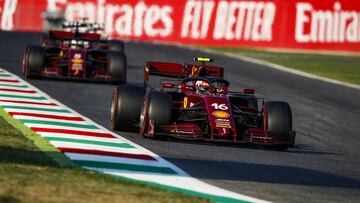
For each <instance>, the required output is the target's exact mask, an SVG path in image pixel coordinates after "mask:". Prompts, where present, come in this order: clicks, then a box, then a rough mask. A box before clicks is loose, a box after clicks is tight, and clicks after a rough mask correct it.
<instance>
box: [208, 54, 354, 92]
mask: <svg viewBox="0 0 360 203" xmlns="http://www.w3.org/2000/svg"><path fill="white" fill-rule="evenodd" d="M211 49H214V50H217V51H222V52H229V53H235V54H238V55H242V56H246V57H250V58H255V59H260V60H263V61H267V62H271V63H274V64H278V65H283V66H286V67H289V68H293V69H297V70H301V71H304V72H308V73H311V74H315V75H319V76H323V77H327V78H331V79H335V80H339V81H344V82H348V83H353V84H357V85H360V56H343V55H326V54H317V53H288V52H286V53H285V52H272V51H260V50H255V49H244V48H211Z"/></svg>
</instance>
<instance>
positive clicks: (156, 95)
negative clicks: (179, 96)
mask: <svg viewBox="0 0 360 203" xmlns="http://www.w3.org/2000/svg"><path fill="white" fill-rule="evenodd" d="M148 105H149V108H148V115H149V119H150V120H154V123H155V125H166V124H169V123H170V122H171V120H172V106H173V101H172V97H171V95H169V94H167V93H162V92H155V91H154V92H151V94H150V96H149V103H148Z"/></svg>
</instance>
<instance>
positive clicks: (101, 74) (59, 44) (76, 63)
mask: <svg viewBox="0 0 360 203" xmlns="http://www.w3.org/2000/svg"><path fill="white" fill-rule="evenodd" d="M100 38H101V35H100V34H96V33H75V32H70V31H49V36H48V38H46V39H43V43H42V49H43V54H42V56H38V57H40V58H42V59H39V60H42V61H43V65H42V68H41V69H40V70H38V71H37V72H36V73H35V74H36V75H38V76H41V77H45V78H59V79H73V80H93V81H110V82H111V81H112V75H111V73H110V70H109V69H110V68H109V66H110V59H109V58H108V53H109V52H111V51H110V50H109V49H110V48H109V45H108V43H107V41H106V40H100ZM74 41H75V43H76V44H73V43H74ZM95 43H96V46H95ZM29 57H30V52H29V51H26V52H25V55H24V60H23V72H24V73H25V74H26V73H27V72H28V70H27V69H28V66H29ZM114 82H118V81H114ZM120 82H126V81H120Z"/></svg>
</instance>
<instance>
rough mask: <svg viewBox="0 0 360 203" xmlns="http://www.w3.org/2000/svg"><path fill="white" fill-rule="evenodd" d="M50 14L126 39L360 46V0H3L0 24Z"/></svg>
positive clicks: (39, 22) (24, 23)
mask: <svg viewBox="0 0 360 203" xmlns="http://www.w3.org/2000/svg"><path fill="white" fill-rule="evenodd" d="M45 12H62V13H64V15H65V18H66V19H67V20H69V21H74V20H76V19H79V18H83V17H87V18H88V19H89V21H93V22H98V23H103V24H104V25H105V32H106V33H108V34H109V35H110V36H112V37H114V38H120V39H131V40H141V41H158V42H165V43H179V44H193V45H205V46H233V47H240V46H241V47H259V48H285V49H307V50H328V51H351V52H359V51H360V1H358V0H335V1H334V0H322V1H319V0H286V1H284V0H265V1H258V0H254V1H247V0H176V1H168V0H166V1H165V0H151V1H150V0H144V1H139V0H121V1H120V0H0V29H1V30H9V31H41V30H42V29H43V16H44V13H45Z"/></svg>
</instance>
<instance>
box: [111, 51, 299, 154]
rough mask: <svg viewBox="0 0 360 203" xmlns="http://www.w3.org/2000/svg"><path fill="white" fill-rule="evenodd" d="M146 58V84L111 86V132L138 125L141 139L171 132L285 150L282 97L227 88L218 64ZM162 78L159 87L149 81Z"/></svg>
mask: <svg viewBox="0 0 360 203" xmlns="http://www.w3.org/2000/svg"><path fill="white" fill-rule="evenodd" d="M196 60H197V61H201V62H202V64H201V65H182V64H173V63H163V62H147V63H146V65H145V71H144V84H145V87H141V86H132V85H121V86H119V87H117V88H115V89H114V93H113V100H112V107H111V121H112V128H113V129H114V130H123V131H126V130H129V129H134V127H138V128H140V133H141V134H142V135H143V136H144V137H152V138H156V137H164V136H171V137H176V138H182V139H203V140H210V141H225V142H233V143H253V144H257V145H261V146H264V147H268V148H273V149H278V150H285V149H287V148H288V147H289V146H293V145H294V141H295V131H293V130H292V112H291V109H290V106H289V104H288V103H286V102H282V101H269V102H264V100H263V99H259V98H256V97H255V96H254V92H255V91H254V90H253V89H245V90H244V91H243V92H229V91H228V86H229V82H228V81H227V80H225V79H224V78H223V68H221V67H217V66H207V65H205V61H209V62H210V61H212V60H211V59H209V58H196ZM150 75H158V76H164V77H170V78H177V79H161V80H160V88H159V89H155V88H153V87H151V85H150V83H149V76H150Z"/></svg>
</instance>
